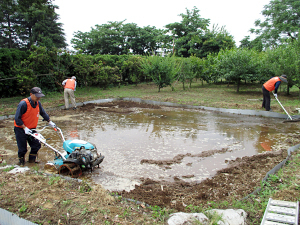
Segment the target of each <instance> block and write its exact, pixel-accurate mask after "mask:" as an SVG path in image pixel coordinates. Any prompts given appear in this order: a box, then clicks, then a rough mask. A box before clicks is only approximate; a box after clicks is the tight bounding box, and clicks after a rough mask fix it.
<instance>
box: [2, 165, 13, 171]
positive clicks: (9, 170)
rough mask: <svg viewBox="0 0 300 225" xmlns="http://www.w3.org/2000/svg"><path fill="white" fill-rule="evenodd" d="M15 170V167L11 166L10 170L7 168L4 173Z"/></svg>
mask: <svg viewBox="0 0 300 225" xmlns="http://www.w3.org/2000/svg"><path fill="white" fill-rule="evenodd" d="M14 168H15V167H14V166H10V167H8V168H5V169H4V170H3V171H4V172H9V171H11V170H13V169H14Z"/></svg>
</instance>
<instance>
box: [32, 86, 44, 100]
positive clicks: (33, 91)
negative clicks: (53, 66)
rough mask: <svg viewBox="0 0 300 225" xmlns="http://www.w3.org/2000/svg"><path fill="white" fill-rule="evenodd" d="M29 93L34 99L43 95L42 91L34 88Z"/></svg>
mask: <svg viewBox="0 0 300 225" xmlns="http://www.w3.org/2000/svg"><path fill="white" fill-rule="evenodd" d="M30 93H32V94H34V95H35V96H36V97H38V98H40V97H44V96H45V95H44V94H43V93H42V90H41V89H40V88H39V87H34V88H32V89H31V90H30Z"/></svg>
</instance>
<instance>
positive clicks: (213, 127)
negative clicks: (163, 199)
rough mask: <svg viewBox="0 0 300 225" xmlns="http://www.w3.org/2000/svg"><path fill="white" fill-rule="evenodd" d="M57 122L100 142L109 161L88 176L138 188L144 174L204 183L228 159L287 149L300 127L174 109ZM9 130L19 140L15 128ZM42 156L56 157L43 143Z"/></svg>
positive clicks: (68, 134)
mask: <svg viewBox="0 0 300 225" xmlns="http://www.w3.org/2000/svg"><path fill="white" fill-rule="evenodd" d="M52 120H53V121H55V123H56V124H57V126H59V127H60V128H61V129H62V131H63V133H64V135H65V138H66V139H81V140H85V141H88V142H91V143H93V144H95V145H96V146H97V149H98V152H101V154H103V155H104V156H105V159H104V161H103V163H102V164H101V166H100V168H99V169H95V170H94V172H93V173H85V175H84V177H83V179H88V180H89V181H93V182H95V183H98V184H102V185H103V186H104V187H105V188H106V189H109V190H111V191H115V190H130V189H133V188H134V185H135V184H139V183H140V178H150V179H155V180H167V181H172V180H174V179H176V178H180V179H183V180H185V181H188V182H189V181H198V182H200V181H202V180H203V179H205V178H207V177H210V176H212V175H214V174H215V172H216V171H217V170H219V169H221V168H224V167H226V166H227V161H228V160H231V159H235V158H237V157H243V156H252V155H254V154H258V153H261V152H264V151H270V150H276V149H278V148H281V147H286V146H285V144H284V140H285V139H286V135H288V134H289V133H296V132H298V130H299V124H297V123H282V120H280V119H270V118H260V117H248V116H241V115H233V114H222V113H213V112H207V111H199V110H184V109H174V108H172V109H163V110H158V109H155V110H153V109H142V110H137V111H135V112H134V113H130V114H120V113H106V112H94V113H84V114H79V115H76V116H74V115H72V116H64V117H52ZM40 124H41V123H40ZM7 132H8V133H10V135H7V138H9V139H11V140H13V139H14V137H13V133H12V132H13V131H7ZM42 134H43V135H44V137H46V138H50V140H49V141H48V143H49V144H51V145H52V146H53V147H55V148H57V149H61V147H62V143H61V140H60V139H59V138H58V136H56V134H55V133H53V132H52V131H51V130H50V129H48V130H45V131H43V133H42ZM5 143H9V142H5V139H3V138H2V139H0V144H1V146H2V148H5V149H12V150H11V151H10V154H11V155H14V156H16V154H17V149H16V147H15V146H14V147H13V148H12V146H11V145H10V146H7V145H6V144H5ZM0 150H1V149H0ZM39 158H40V161H41V162H42V164H44V163H46V162H47V161H50V160H52V159H53V152H52V151H51V150H49V149H47V148H46V147H42V149H41V150H40V154H39Z"/></svg>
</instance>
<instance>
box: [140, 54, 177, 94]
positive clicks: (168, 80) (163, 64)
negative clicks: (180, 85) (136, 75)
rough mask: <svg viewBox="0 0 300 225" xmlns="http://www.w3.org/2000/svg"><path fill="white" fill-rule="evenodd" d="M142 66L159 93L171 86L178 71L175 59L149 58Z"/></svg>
mask: <svg viewBox="0 0 300 225" xmlns="http://www.w3.org/2000/svg"><path fill="white" fill-rule="evenodd" d="M141 66H142V69H143V72H144V74H146V75H148V76H150V77H151V78H152V80H153V82H154V83H155V84H156V85H157V87H158V92H160V89H161V88H164V87H167V86H171V84H172V82H173V81H174V77H175V75H176V74H177V71H176V70H178V67H177V66H176V61H175V58H174V57H160V56H155V55H154V56H148V57H147V58H146V59H145V60H144V62H143V63H142V65H141Z"/></svg>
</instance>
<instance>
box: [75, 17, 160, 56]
mask: <svg viewBox="0 0 300 225" xmlns="http://www.w3.org/2000/svg"><path fill="white" fill-rule="evenodd" d="M164 32H165V31H163V30H160V29H156V28H155V27H150V26H147V27H143V28H140V27H138V26H137V25H136V24H135V23H129V24H124V21H121V22H108V24H102V25H96V28H95V29H94V28H92V30H91V32H80V31H78V32H75V35H74V38H73V39H72V40H71V43H72V44H74V45H75V46H74V47H75V49H80V50H81V51H82V52H83V53H87V54H92V55H95V54H111V55H122V54H129V53H132V54H138V55H145V54H152V53H155V52H156V50H157V49H159V48H160V47H161V45H162V43H161V42H162V41H163V40H164V39H163V38H164Z"/></svg>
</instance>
